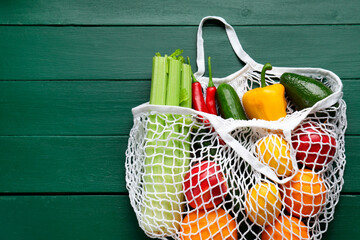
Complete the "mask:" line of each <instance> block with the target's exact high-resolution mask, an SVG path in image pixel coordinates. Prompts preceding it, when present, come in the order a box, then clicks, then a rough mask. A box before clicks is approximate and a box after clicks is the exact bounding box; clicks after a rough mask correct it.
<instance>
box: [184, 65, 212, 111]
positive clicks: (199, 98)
mask: <svg viewBox="0 0 360 240" xmlns="http://www.w3.org/2000/svg"><path fill="white" fill-rule="evenodd" d="M188 62H189V64H190V60H189V58H188ZM192 79H193V80H192V104H193V108H194V109H195V110H197V111H200V112H204V113H209V109H208V107H207V106H206V103H205V100H204V95H203V92H202V87H201V84H200V83H199V81H198V80H196V78H195V76H194V74H192Z"/></svg>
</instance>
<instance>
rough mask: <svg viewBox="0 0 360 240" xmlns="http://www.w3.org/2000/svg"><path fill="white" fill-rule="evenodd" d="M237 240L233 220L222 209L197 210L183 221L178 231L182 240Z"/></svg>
mask: <svg viewBox="0 0 360 240" xmlns="http://www.w3.org/2000/svg"><path fill="white" fill-rule="evenodd" d="M210 238H211V239H214V240H222V239H227V240H232V239H233V240H237V229H236V222H235V219H234V218H233V217H232V216H231V215H230V214H228V213H227V212H225V210H224V209H222V208H219V209H212V210H210V211H209V210H197V211H193V212H190V213H189V214H188V215H186V217H185V218H184V219H183V221H182V223H181V229H180V239H182V240H190V239H191V240H205V239H210Z"/></svg>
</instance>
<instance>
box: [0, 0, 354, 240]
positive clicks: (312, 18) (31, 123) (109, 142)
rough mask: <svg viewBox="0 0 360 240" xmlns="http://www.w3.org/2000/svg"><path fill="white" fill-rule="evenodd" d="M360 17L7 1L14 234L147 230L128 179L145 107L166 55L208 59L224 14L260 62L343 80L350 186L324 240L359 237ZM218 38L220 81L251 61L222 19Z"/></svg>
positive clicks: (5, 93)
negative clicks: (136, 119)
mask: <svg viewBox="0 0 360 240" xmlns="http://www.w3.org/2000/svg"><path fill="white" fill-rule="evenodd" d="M359 12H360V2H359V1H358V0H344V1H338V0H327V1H324V0H321V1H320V0H318V1H294V0H276V1H275V0H261V1H235V0H229V1H226V2H222V1H213V0H211V1H206V3H204V1H188V0H186V1H177V0H176V1H175V0H161V1H125V0H122V1H114V0H113V1H104V0H97V1H94V0H86V1H85V0H78V1H71V0H37V1H27V0H17V1H13V0H2V1H1V2H0V226H1V227H0V229H1V235H2V236H1V238H2V239H9V240H24V239H25V240H33V239H34V240H45V239H46V240H47V239H53V240H58V239H59V240H60V239H79V240H80V239H84V240H85V239H86V240H91V239H94V240H95V239H96V240H101V239H103V240H111V239H114V240H115V239H116V240H118V239H147V237H146V236H145V234H144V233H143V232H142V231H141V230H140V228H139V227H138V225H137V221H136V217H135V214H134V213H133V211H132V209H131V206H130V203H129V198H128V193H127V190H126V187H125V169H124V161H125V149H126V147H127V139H128V133H129V130H130V128H131V126H132V115H131V108H132V107H135V106H137V105H139V104H141V103H143V102H146V101H148V99H149V92H150V77H151V59H152V56H153V55H154V53H155V52H161V53H171V52H172V51H173V50H174V49H177V48H181V49H184V51H185V54H186V55H188V56H189V57H190V58H191V59H195V58H196V31H197V25H198V24H199V21H200V20H201V18H203V17H204V16H207V15H218V16H222V17H224V18H225V19H226V20H227V21H228V22H229V23H230V24H232V25H233V26H234V27H235V30H236V31H237V34H238V37H239V39H240V41H241V43H242V45H243V47H244V49H245V50H246V51H247V52H248V53H249V55H250V56H252V57H253V58H254V59H255V60H256V61H257V62H259V63H265V62H271V63H272V64H273V65H274V66H289V67H320V68H325V69H329V70H331V71H333V72H335V73H336V74H338V75H339V76H340V78H341V79H342V80H343V84H344V99H345V101H346V102H347V106H348V111H347V114H348V129H347V134H346V155H347V165H346V170H345V177H344V179H345V184H344V187H343V190H342V194H341V197H340V202H339V204H338V205H337V207H336V213H335V219H334V220H333V221H332V222H331V223H330V225H329V229H328V232H327V233H326V234H325V236H324V239H358V238H359V235H360V228H359V227H358V225H359V224H360V220H359V216H360V195H359V194H360V181H359V177H358V176H359V174H358V171H360V164H359V159H358V158H359V157H358V156H359V154H360V152H359V149H360V135H359V134H360V123H359V122H358V119H359V114H360V107H359V100H360V94H359V93H358V92H359V90H360V40H359V39H360V15H359ZM204 38H205V51H206V53H207V54H211V57H212V63H213V64H212V65H213V72H214V73H216V76H217V77H222V76H225V75H228V74H230V73H232V72H234V71H236V70H238V69H239V68H240V67H242V63H241V62H240V61H239V60H238V59H237V58H236V56H235V55H234V53H233V52H232V50H231V47H230V45H229V43H228V41H227V38H226V36H225V32H224V30H223V28H222V27H221V25H219V24H215V23H211V22H210V23H209V24H206V26H205V29H204ZM193 63H195V61H193ZM193 68H195V65H193Z"/></svg>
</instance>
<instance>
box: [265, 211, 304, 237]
mask: <svg viewBox="0 0 360 240" xmlns="http://www.w3.org/2000/svg"><path fill="white" fill-rule="evenodd" d="M261 239H262V240H269V239H274V240H278V239H279V240H280V239H282V240H300V239H310V235H309V229H308V228H307V226H306V225H305V224H304V223H303V222H302V221H300V219H298V218H296V217H290V216H283V215H282V216H280V217H279V218H278V219H276V221H275V223H274V224H273V225H267V226H266V227H265V230H264V231H263V233H262V235H261Z"/></svg>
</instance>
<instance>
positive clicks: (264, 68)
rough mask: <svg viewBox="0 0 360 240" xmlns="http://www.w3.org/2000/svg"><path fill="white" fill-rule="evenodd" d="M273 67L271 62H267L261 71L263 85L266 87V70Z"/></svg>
mask: <svg viewBox="0 0 360 240" xmlns="http://www.w3.org/2000/svg"><path fill="white" fill-rule="evenodd" d="M271 69H272V66H271V64H270V63H265V64H264V66H263V68H262V71H261V87H262V88H263V87H266V83H265V72H266V71H267V70H271Z"/></svg>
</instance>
